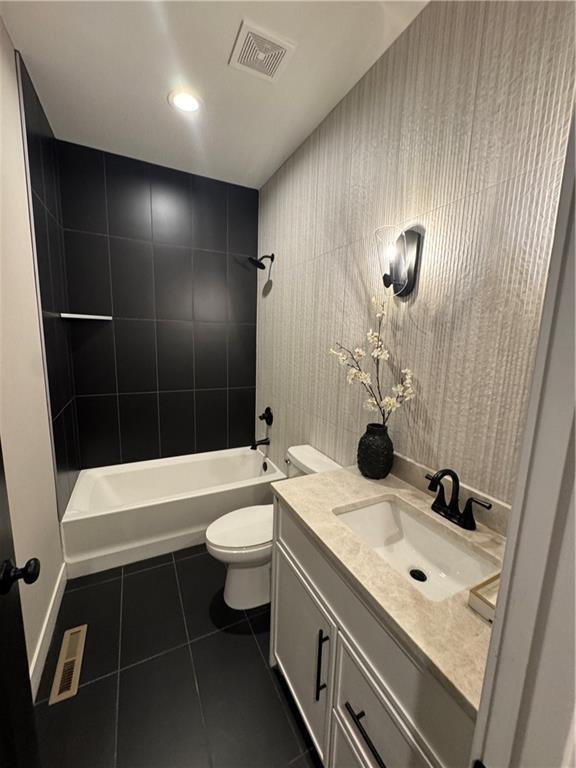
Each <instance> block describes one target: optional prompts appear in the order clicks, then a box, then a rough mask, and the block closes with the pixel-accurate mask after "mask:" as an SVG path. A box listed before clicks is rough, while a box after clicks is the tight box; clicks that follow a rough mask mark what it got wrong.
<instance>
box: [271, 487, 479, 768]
mask: <svg viewBox="0 0 576 768" xmlns="http://www.w3.org/2000/svg"><path fill="white" fill-rule="evenodd" d="M275 506H276V516H277V518H276V521H275V526H276V528H275V530H276V534H275V535H276V538H277V539H279V540H280V541H281V542H282V546H283V547H284V548H285V549H286V550H287V551H288V552H289V553H290V555H291V556H292V557H293V559H294V560H295V561H296V562H297V564H298V566H299V567H300V568H301V569H302V571H303V572H304V573H305V574H306V576H307V578H308V579H309V581H310V582H311V583H312V584H313V585H314V587H315V589H316V591H317V592H318V593H319V594H320V595H321V596H322V599H323V600H324V602H325V603H326V605H327V606H328V608H329V610H330V612H331V613H332V614H333V616H334V617H335V619H336V623H337V624H338V626H339V627H340V628H341V629H342V630H343V631H344V633H345V634H346V636H347V637H349V638H351V639H352V641H353V643H354V646H355V647H358V648H361V649H362V655H363V656H364V657H365V658H366V659H367V660H368V662H369V666H370V668H371V669H373V670H375V672H376V674H375V677H377V678H378V679H379V681H381V684H380V688H382V689H384V690H385V691H386V693H387V695H388V698H389V699H390V700H391V701H393V702H394V705H395V708H396V711H398V712H400V713H401V716H402V718H403V719H404V720H405V721H406V722H408V723H410V724H411V726H412V727H413V728H414V729H415V730H417V731H418V732H419V733H420V734H421V735H422V738H423V739H424V741H425V742H426V743H427V745H428V747H429V749H428V750H427V752H428V753H430V752H431V753H432V754H434V755H435V756H436V762H437V763H439V764H441V765H443V766H446V768H461V766H463V765H467V764H468V759H469V755H470V748H471V745H472V736H473V733H474V721H473V719H472V718H471V717H470V715H469V714H468V713H467V712H465V711H464V710H463V709H462V708H461V706H460V705H459V703H458V702H457V701H456V700H455V699H454V697H453V696H452V695H451V694H450V693H449V692H448V691H447V690H446V689H445V688H444V687H443V686H442V684H441V683H440V682H439V681H438V679H437V678H436V677H435V676H434V675H433V674H432V673H431V672H430V670H428V669H427V668H426V666H425V665H424V664H423V663H421V662H420V661H419V660H418V659H417V658H415V657H413V656H412V654H409V653H408V652H407V650H406V649H405V647H404V645H403V644H402V643H401V642H400V641H399V640H397V639H396V638H395V637H394V636H393V634H392V633H391V632H390V631H389V629H388V627H387V626H385V624H384V623H383V622H382V620H381V619H380V618H379V617H376V616H375V615H374V613H373V612H372V610H371V608H369V607H368V606H367V604H366V603H365V602H363V599H362V598H361V597H360V596H359V594H358V593H357V592H356V591H355V590H353V589H352V588H351V586H350V585H349V584H348V583H347V582H346V580H345V578H344V576H343V575H342V573H341V572H340V571H339V570H338V569H337V568H336V566H335V565H333V564H332V562H331V560H330V558H329V556H328V555H327V554H326V553H325V552H324V551H323V550H322V549H321V548H320V546H319V545H318V544H316V542H315V541H314V539H313V538H312V534H311V533H310V532H309V531H308V530H307V529H306V528H305V526H304V524H303V523H302V522H301V521H300V520H299V518H298V516H297V515H296V514H295V513H294V512H292V511H291V510H290V509H289V508H287V507H286V506H285V505H284V504H283V503H282V502H280V501H278V500H276V502H275Z"/></svg>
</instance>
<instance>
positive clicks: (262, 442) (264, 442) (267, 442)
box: [250, 437, 270, 451]
mask: <svg viewBox="0 0 576 768" xmlns="http://www.w3.org/2000/svg"><path fill="white" fill-rule="evenodd" d="M259 445H270V438H269V437H264V438H263V439H262V440H256V441H255V442H253V443H252V445H251V446H250V450H251V451H255V450H256V448H258V446H259Z"/></svg>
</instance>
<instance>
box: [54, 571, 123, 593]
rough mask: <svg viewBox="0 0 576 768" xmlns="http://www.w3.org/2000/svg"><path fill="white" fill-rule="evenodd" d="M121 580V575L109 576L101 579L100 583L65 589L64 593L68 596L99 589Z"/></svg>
mask: <svg viewBox="0 0 576 768" xmlns="http://www.w3.org/2000/svg"><path fill="white" fill-rule="evenodd" d="M78 578H80V579H81V578H82V576H79V577H78ZM121 578H122V574H121V573H119V574H118V576H111V577H110V578H109V579H103V580H102V581H95V582H94V583H93V584H81V585H80V586H78V587H70V589H68V588H66V589H65V590H64V591H65V592H66V593H67V594H70V593H71V592H79V591H80V590H82V589H90V587H99V586H100V585H102V584H110V583H111V582H113V581H118V579H121Z"/></svg>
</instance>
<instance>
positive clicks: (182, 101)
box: [168, 91, 200, 112]
mask: <svg viewBox="0 0 576 768" xmlns="http://www.w3.org/2000/svg"><path fill="white" fill-rule="evenodd" d="M168 101H169V102H170V104H172V106H173V107H175V108H176V109H179V110H180V111H181V112H196V110H197V109H199V108H200V102H199V101H198V99H197V98H196V97H195V96H192V94H191V93H188V92H187V91H172V93H171V94H170V95H169V96H168Z"/></svg>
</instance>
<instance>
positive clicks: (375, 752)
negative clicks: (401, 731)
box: [344, 701, 386, 768]
mask: <svg viewBox="0 0 576 768" xmlns="http://www.w3.org/2000/svg"><path fill="white" fill-rule="evenodd" d="M344 706H345V707H346V709H347V711H348V714H349V715H350V717H351V718H352V722H353V723H354V725H355V726H356V728H357V729H358V731H359V732H360V736H362V738H363V739H364V741H365V742H366V746H367V747H368V749H369V750H370V752H371V753H372V757H373V758H374V760H375V761H376V765H377V766H378V768H386V764H385V763H384V760H382V758H381V757H380V755H379V754H378V750H377V749H376V747H375V746H374V744H373V743H372V739H371V738H370V736H368V734H367V733H366V729H365V728H364V726H363V725H362V723H361V722H360V720H361V719H362V718H363V717H365V715H366V712H364V710H362V711H360V712H358V713H356V712H354V709H353V708H352V705H351V704H350V702H349V701H347V702H346V703H345V704H344Z"/></svg>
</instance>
